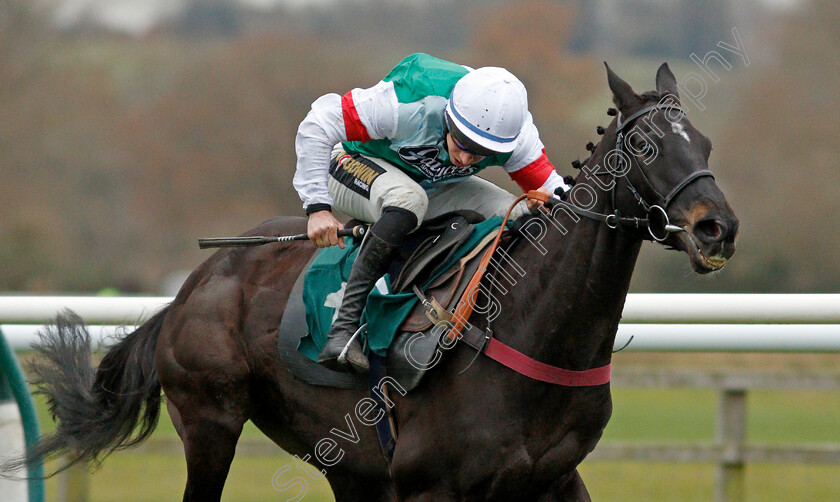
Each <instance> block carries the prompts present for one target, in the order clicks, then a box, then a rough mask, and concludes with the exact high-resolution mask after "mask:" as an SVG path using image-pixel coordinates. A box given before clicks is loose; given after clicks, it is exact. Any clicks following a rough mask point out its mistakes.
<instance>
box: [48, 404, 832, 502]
mask: <svg viewBox="0 0 840 502" xmlns="http://www.w3.org/2000/svg"><path fill="white" fill-rule="evenodd" d="M613 395H614V404H615V406H614V412H613V418H612V420H611V421H610V424H609V425H608V427H607V429H606V431H605V434H604V439H603V440H602V441H611V440H621V441H657V442H663V441H669V442H671V441H674V442H711V441H713V440H714V434H715V425H714V424H715V417H716V410H717V394H716V393H715V392H714V391H711V390H709V391H707V390H687V389H635V388H617V389H614V390H613ZM747 396H748V397H747V413H748V420H747V436H748V442H751V443H770V444H785V443H800V442H803V443H817V442H832V443H840V427H838V424H840V395H838V394H837V393H832V392H822V391H753V392H749V393H748V395H747ZM37 404H38V410H39V414H40V418H41V423H42V428H43V429H44V430H45V431H51V430H53V428H54V426H53V424H52V423H51V421H50V420H49V417H48V413H47V411H46V406H45V404H44V402H43V399H40V398H39V399H37ZM243 437H245V438H250V439H251V440H254V439H255V438H262V437H263V436H262V434H261V433H260V432H259V431H258V430H257V429H256V427H254V426H253V425H252V424H250V423H249V424H247V425H246V427H245V430H244V431H243ZM166 438H169V439H172V438H177V435H176V434H175V431H174V429H173V427H172V423H171V421H170V420H169V417H168V416H167V415H166V413H165V410H164V414H163V416H162V417H161V421H160V424H159V426H158V429H157V430H156V431H155V434H154V436H153V438H152V440H155V439H166ZM266 441H267V440H266ZM290 464H291V460H290V457H289V456H288V455H287V454H286V453H284V452H282V451H281V450H280V449H279V448H278V449H277V455H276V456H270V457H244V456H240V457H237V458H236V459H235V460H234V463H233V465H232V467H231V472H230V475H229V477H228V482H227V485H226V488H225V493H224V497H223V500H226V501H281V500H286V499H287V498H289V497H291V496H293V494H294V493H295V491H294V490H289V491H287V492H285V493H280V492H278V491H276V490H275V489H274V488H273V486H272V477H273V475H274V473H275V472H277V470H278V469H281V468H283V467H284V466H286V465H290ZM48 467H49V466H48ZM580 470H581V474H582V476H583V477H584V480H585V482H586V484H587V486H588V488H589V490H590V493H591V494H592V496H593V499H594V500H599V501H640V502H641V501H645V502H648V501H661V500H664V501H671V500H677V501H681V502H686V501H708V500H712V499H713V497H714V495H713V494H714V473H715V467H714V465H711V464H693V463H668V464H665V463H642V462H612V461H610V462H607V461H601V462H594V461H593V462H584V463H583V465H582V466H581V469H580ZM299 475H300V473H299V472H295V471H289V472H285V473H284V474H283V475H282V476H279V478H278V481H279V484H282V483H283V482H286V481H291V480H292V479H293V478H295V477H297V476H299ZM306 479H307V482H308V490H307V494H306V497H305V498H304V500H307V501H313V502H319V501H329V500H333V498H332V495H331V492H330V490H329V486H328V485H327V483H326V482H325V481H323V480H321V481H313V480H311V479H309V478H306ZM838 479H840V466H808V465H770V464H755V465H748V466H747V468H746V493H747V500H748V501H755V502H765V501H800V500H801V501H809V502H819V501H826V502H829V501H831V502H833V501H836V500H838V499H839V498H840V495H838V494H840V481H838ZM185 480H186V466H185V463H184V459H183V456H181V455H166V454H151V453H137V452H131V451H128V452H119V453H116V454H114V455H112V456H111V457H109V458H108V459H107V460H106V461H105V462H104V464H103V465H102V467H101V469H100V470H98V471H96V472H95V473H94V474H93V475H92V476H91V478H90V488H89V489H90V495H91V498H90V500H92V501H112V500H113V501H117V500H119V501H126V500H131V501H135V500H136V501H162V500H180V497H181V494H182V492H183V487H184V482H185ZM57 490H58V480H56V479H52V480H50V481H49V482H48V484H47V495H48V500H56V494H57Z"/></svg>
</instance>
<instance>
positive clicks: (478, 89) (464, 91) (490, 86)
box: [446, 66, 528, 154]
mask: <svg viewBox="0 0 840 502" xmlns="http://www.w3.org/2000/svg"><path fill="white" fill-rule="evenodd" d="M527 114H528V94H527V92H526V91H525V86H524V85H523V84H522V82H520V81H519V79H518V78H516V77H515V76H514V75H513V74H512V73H511V72H509V71H507V70H505V69H504V68H497V67H494V66H487V67H484V68H479V69H477V70H473V71H471V72H469V73H467V74H466V75H464V76H463V77H461V79H460V80H458V82H457V83H456V84H455V87H454V88H453V89H452V95H451V96H450V97H449V102H448V103H447V104H446V116H447V119H448V123H449V127H450V132H453V133H454V134H455V135H456V137H457V139H459V140H462V139H467V140H469V143H471V144H474V145H475V146H478V147H480V148H477V149H476V150H483V151H484V153H485V154H493V153H509V152H512V151H513V148H514V147H515V146H516V138H517V137H519V132H520V131H521V130H522V125H523V124H524V123H525V117H526V116H527ZM462 142H463V141H462Z"/></svg>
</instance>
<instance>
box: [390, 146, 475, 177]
mask: <svg viewBox="0 0 840 502" xmlns="http://www.w3.org/2000/svg"><path fill="white" fill-rule="evenodd" d="M397 153H399V155H400V158H401V159H402V160H403V161H405V162H407V163H408V164H411V165H412V166H414V167H416V168H417V169H419V170H420V171H421V172H422V173H423V174H425V175H426V177H427V178H429V180H431V181H439V180H442V179H444V178H451V177H455V176H469V175H471V174H473V173H474V172H476V171H477V170H478V168H477V167H476V166H455V165H449V166H446V165H444V164H443V162H441V161H440V159H438V154H440V147H437V146H404V147H402V148H400V149H399V150H398V152H397Z"/></svg>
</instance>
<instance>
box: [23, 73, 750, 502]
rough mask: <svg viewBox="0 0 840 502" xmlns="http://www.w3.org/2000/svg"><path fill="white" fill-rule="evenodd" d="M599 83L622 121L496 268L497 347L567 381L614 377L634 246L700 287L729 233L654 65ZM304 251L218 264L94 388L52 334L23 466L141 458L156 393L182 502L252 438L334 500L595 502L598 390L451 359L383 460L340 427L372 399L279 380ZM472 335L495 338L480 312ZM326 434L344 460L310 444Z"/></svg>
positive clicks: (278, 247)
mask: <svg viewBox="0 0 840 502" xmlns="http://www.w3.org/2000/svg"><path fill="white" fill-rule="evenodd" d="M607 77H608V82H609V87H610V89H611V91H612V93H613V101H614V103H615V105H616V107H617V111H616V110H615V109H611V112H612V113H611V115H616V117H615V118H614V119H612V121H611V123H610V125H609V126H608V127H607V128H606V129H605V130H604V129H601V128H599V132H600V133H603V140H602V141H601V142H599V143H598V145H597V146H595V145H591V146H589V149H590V150H591V151H592V154H591V156H590V158H589V159H587V160H586V161H584V162H583V163H577V164H576V167H579V168H580V169H581V172H580V174H579V175H578V176H577V178H576V180H575V181H576V183H575V185H574V188H573V189H572V190H571V191H570V192H569V193H567V194H566V195H565V196H564V201H563V202H562V203H557V204H556V205H551V204H549V205H546V206H544V207H543V209H542V211H541V213H540V214H537V215H534V216H526V217H525V218H530V219H529V220H528V222H526V225H523V226H522V227H521V228H522V229H523V233H525V234H526V237H527V239H520V242H519V243H517V245H515V246H513V247H512V248H510V249H509V250H508V254H509V257H510V259H511V260H512V261H515V262H516V263H517V264H518V265H519V266H520V267H521V272H523V274H521V276H522V280H521V281H519V282H518V283H517V284H516V285H515V287H511V288H510V290H509V291H508V292H507V294H505V295H499V297H498V301H499V306H500V311H499V314H498V316H497V317H496V318H495V319H494V320H493V323H492V333H493V336H494V337H495V338H496V339H498V340H500V341H502V342H504V343H506V344H508V345H510V346H512V347H514V348H516V350H518V351H520V352H521V353H523V354H527V355H528V356H529V357H531V358H533V359H536V360H538V361H540V362H542V363H545V364H547V365H553V366H557V367H561V368H564V369H567V370H572V371H583V370H588V369H592V368H600V367H604V366H606V365H608V364H609V363H610V361H611V357H612V351H613V344H614V340H615V334H616V330H617V328H618V323H619V319H620V318H621V313H622V309H623V306H624V302H625V298H626V295H627V292H628V289H629V286H630V278H631V275H632V272H633V268H634V266H635V263H636V259H637V256H638V253H639V250H640V248H641V244H642V242H643V241H645V240H654V241H658V242H660V243H661V244H663V245H665V246H668V247H670V248H674V249H677V250H680V251H683V252H685V253H686V254H687V255H688V258H689V262H690V265H691V267H692V269H693V270H694V271H695V272H697V273H700V274H705V273H708V272H711V271H714V270H718V269H720V268H722V267H723V266H724V264H725V263H726V262H727V260H728V259H729V258H730V257H731V256H732V254H733V253H734V251H735V239H736V235H737V232H738V220H737V218H736V217H735V215H734V212H733V211H732V209H731V207H730V206H729V204H728V203H727V201H726V198H725V197H724V195H723V193H722V192H721V190H720V189H719V188H718V186H717V184H716V183H715V180H714V177H713V176H712V175H711V173H710V172H709V171H708V158H709V154H710V152H711V142H710V141H709V139H708V138H707V137H706V136H704V135H703V134H701V133H700V132H699V131H697V130H696V129H695V128H694V127H693V126H692V124H691V123H690V122H689V121H688V119H687V118H686V117H685V116H684V114H683V112H682V109H681V108H680V105H679V94H678V89H677V84H676V79H675V78H674V75H673V74H672V73H671V71H670V70H669V69H668V66H667V64H663V65H662V66H661V67H660V68H659V70H658V72H657V75H656V90H655V91H650V92H646V93H643V94H641V95H639V94H637V93H636V92H634V91H633V89H632V88H631V87H630V85H628V84H627V83H626V82H625V81H623V80H622V79H621V78H619V77H618V76H617V75H616V74H615V73H614V72H613V71H612V70H611V69H610V68H609V67H607ZM532 221H534V222H537V223H536V224H530V223H529V222H532ZM305 229H306V220H305V219H303V218H275V219H272V220H269V221H267V222H265V223H263V224H261V225H260V226H258V227H257V228H255V229H253V230H252V231H251V232H249V235H281V234H293V233H300V232H305ZM315 250H316V248H315V247H314V246H313V245H312V244H311V243H309V242H289V243H279V244H272V245H266V246H261V247H250V248H227V249H223V250H220V251H218V252H216V253H215V254H213V255H212V256H211V257H210V258H209V259H207V260H206V261H205V262H204V263H203V264H201V265H200V266H199V267H198V268H197V269H196V270H195V271H194V272H193V273H192V274H191V275H190V277H189V278H188V279H187V280H186V282H185V283H184V285H183V287H182V288H181V290H180V292H179V293H178V294H177V296H176V297H175V299H174V300H173V302H172V303H171V304H170V305H168V306H167V307H166V308H164V309H163V310H162V311H160V312H159V313H157V314H156V315H155V316H154V317H153V318H151V319H150V320H148V321H147V322H146V323H145V324H143V325H142V326H141V327H139V328H138V329H137V330H136V331H134V332H133V333H130V334H128V335H127V336H125V337H124V338H123V339H122V340H121V341H119V342H118V343H117V344H116V345H115V346H113V347H112V348H111V349H110V350H109V351H108V352H107V354H106V355H105V356H104V359H102V361H101V363H100V365H99V367H98V369H96V370H93V369H91V365H90V362H89V356H90V353H89V350H90V349H89V347H88V345H87V344H88V340H86V337H85V336H84V330H83V326H81V325H80V324H79V323H80V320H79V319H78V318H75V317H73V316H65V317H59V319H58V323H57V326H56V327H55V328H54V329H52V330H50V331H49V332H48V333H47V334H46V335H45V336H44V340H43V342H42V343H43V346H42V349H41V350H42V352H43V353H44V354H45V355H46V356H48V357H47V359H48V360H49V362H48V363H46V364H45V365H44V366H42V367H41V368H40V369H39V371H38V375H39V377H40V379H41V380H42V385H43V386H44V389H45V391H46V393H47V395H48V398H49V403H50V405H51V409H52V411H53V413H54V415H55V416H56V417H57V418H58V426H57V431H56V433H55V434H54V435H52V436H50V437H47V438H45V439H43V440H42V442H41V444H40V445H39V447H38V448H36V449H35V450H34V451H33V452H31V454H30V457H29V459H30V460H31V459H32V458H35V457H43V456H48V455H52V454H56V453H65V454H69V455H70V456H71V458H72V459H75V460H76V461H90V460H94V461H100V460H101V459H102V458H103V457H104V456H106V455H107V454H109V453H111V452H112V451H114V450H115V449H118V448H125V447H129V446H133V445H135V444H137V443H139V442H141V441H143V440H144V439H145V438H147V437H148V436H149V434H151V432H152V431H153V429H154V428H155V426H156V423H157V418H158V414H159V411H160V403H161V392H163V394H164V395H165V396H166V406H167V409H168V411H169V415H170V416H171V418H172V421H173V423H174V425H175V428H176V430H177V432H178V435H179V436H180V438H181V440H182V441H183V444H184V453H185V455H186V461H187V472H188V476H187V484H186V489H185V492H184V500H190V501H193V500H201V501H209V500H219V499H220V497H221V494H222V489H223V486H224V483H225V479H226V477H227V474H228V470H229V467H230V464H231V461H232V460H233V457H234V453H235V447H236V444H237V440H238V438H239V435H240V433H241V431H242V427H243V425H244V424H245V422H246V421H248V420H251V421H252V422H253V423H254V424H255V425H256V426H257V427H258V428H259V429H260V430H261V431H262V432H264V433H265V434H266V435H267V436H268V437H269V438H271V439H272V440H273V441H274V442H275V443H276V444H277V445H279V446H280V447H281V448H282V449H284V450H286V451H287V452H290V453H292V454H295V455H298V456H299V457H301V458H303V459H306V460H309V461H310V462H311V463H312V464H313V465H315V466H316V467H317V468H318V469H323V470H324V471H325V472H326V477H327V479H328V481H329V483H330V485H331V487H332V489H333V492H334V494H335V497H336V498H337V499H338V500H342V501H354V500H364V501H372V500H404V501H418V500H541V501H543V500H544V501H549V500H558V501H584V500H590V498H589V494H588V492H587V490H586V487H585V486H584V483H583V481H582V479H581V477H580V475H579V474H578V471H577V466H578V465H579V464H580V462H581V461H582V460H583V459H584V458H585V457H586V455H587V454H588V453H589V452H591V451H592V450H593V449H594V448H595V446H596V444H597V442H598V440H599V438H600V437H601V434H602V431H603V430H604V427H605V426H606V424H607V422H608V420H609V418H610V415H611V412H612V402H611V397H610V386H609V383H603V384H600V385H587V386H574V387H570V386H562V385H554V384H551V383H546V382H542V381H538V380H534V379H531V378H528V377H526V376H523V375H520V374H517V373H516V372H514V371H512V370H511V369H509V368H507V367H504V366H502V365H500V364H498V363H496V362H495V361H493V360H491V359H489V358H487V357H478V358H477V359H475V360H473V359H474V358H475V356H476V354H475V352H474V351H473V350H472V349H471V348H469V347H467V346H465V345H464V344H463V343H461V344H458V343H456V344H455V345H454V346H453V347H452V348H450V349H449V350H448V351H447V352H446V354H445V356H444V357H443V358H441V360H440V361H439V363H438V364H437V365H436V366H435V367H434V368H432V369H431V370H430V371H429V372H428V374H427V375H426V376H425V377H424V379H423V380H422V381H421V382H420V384H419V385H418V386H417V387H416V388H415V389H414V390H413V391H411V392H409V393H407V394H405V395H402V394H401V393H392V394H391V395H390V398H389V399H391V400H392V401H393V405H394V421H395V422H396V426H397V430H398V431H399V435H398V438H397V441H396V448H395V450H394V452H393V457H392V459H391V461H390V462H389V461H388V460H386V458H385V457H384V456H383V455H382V452H381V451H380V446H379V442H378V438H377V435H376V432H375V430H374V428H373V427H368V426H359V425H358V422H356V421H354V420H353V413H354V410H356V412H357V416H358V410H357V405H358V404H359V403H360V402H362V401H363V400H364V398H365V397H366V396H367V393H366V392H364V391H358V390H342V389H334V388H327V387H315V386H312V385H309V384H307V383H304V382H303V381H301V380H298V379H296V378H295V377H294V376H292V375H291V374H290V373H289V372H288V371H287V370H286V368H284V367H283V366H282V364H281V363H280V362H279V358H278V348H277V336H278V335H277V333H278V325H279V324H280V322H281V319H282V318H283V315H284V306H285V305H286V304H287V300H288V299H289V296H290V292H291V289H292V285H293V284H294V283H295V281H296V279H297V278H298V275H299V274H301V272H302V270H303V268H304V266H305V264H306V263H307V262H308V261H309V259H310V258H311V256H312V255H313V253H314V252H315ZM482 285H483V286H487V280H484V281H483V282H482ZM698 308H702V306H701V305H698ZM469 320H470V322H471V323H472V324H474V325H475V326H477V327H479V328H487V327H488V321H487V320H486V319H483V318H482V317H481V315H479V313H474V314H473V316H472V317H471V318H470V319H469ZM468 366H469V369H468V370H466V371H463V370H464V368H467V367H468ZM389 404H390V403H389ZM138 427H139V428H138ZM332 430H337V431H341V432H342V433H343V435H342V436H341V437H342V438H344V439H342V440H341V442H340V443H339V442H338V441H335V440H333V441H332V442H324V441H323V439H324V438H325V437H328V436H330V431H332ZM330 437H336V436H335V435H334V434H333V435H332V436H330ZM313 455H314V457H313Z"/></svg>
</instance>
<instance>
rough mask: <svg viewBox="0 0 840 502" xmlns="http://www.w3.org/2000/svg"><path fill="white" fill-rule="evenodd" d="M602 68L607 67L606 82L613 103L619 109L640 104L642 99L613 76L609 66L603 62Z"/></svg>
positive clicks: (628, 86)
mask: <svg viewBox="0 0 840 502" xmlns="http://www.w3.org/2000/svg"><path fill="white" fill-rule="evenodd" d="M604 66H606V67H607V82H608V83H609V84H610V90H611V91H612V93H613V102H614V103H615V104H616V106H618V108H619V109H626V108H627V107H628V106H630V105H633V104H640V103H641V102H642V98H640V97H639V95H638V94H636V92H635V91H634V90H633V88H632V87H630V84H628V83H627V82H625V81H624V80H622V79H621V77H619V76H618V75H616V74H615V72H614V71H612V69H610V65H608V64H607V62H606V61H604Z"/></svg>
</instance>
